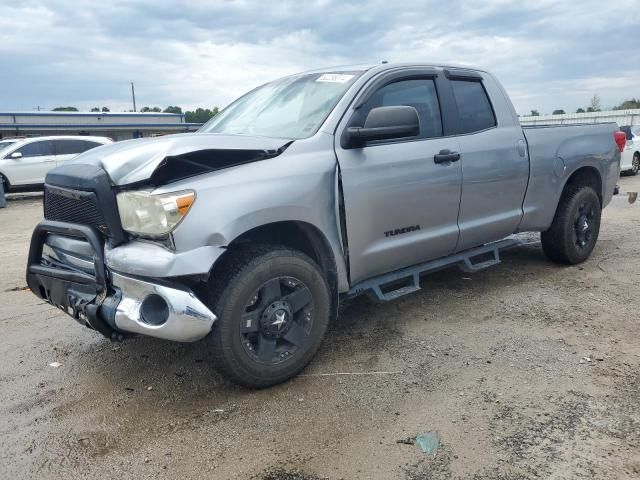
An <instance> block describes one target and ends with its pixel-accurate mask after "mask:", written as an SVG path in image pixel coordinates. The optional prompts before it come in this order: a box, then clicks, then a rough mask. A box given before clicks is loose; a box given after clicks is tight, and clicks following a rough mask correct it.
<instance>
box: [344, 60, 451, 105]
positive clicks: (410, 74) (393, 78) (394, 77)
mask: <svg viewBox="0 0 640 480" xmlns="http://www.w3.org/2000/svg"><path fill="white" fill-rule="evenodd" d="M437 76H438V70H436V69H435V68H429V67H424V68H403V69H399V70H391V71H390V72H389V73H387V74H383V75H380V76H379V77H376V78H374V79H373V81H371V82H369V83H368V84H367V85H366V86H365V87H364V89H363V93H362V94H361V95H360V96H359V97H358V100H357V101H356V103H355V105H354V107H353V109H354V110H357V109H358V108H360V107H361V106H362V105H363V104H365V103H366V102H367V100H369V98H371V95H373V94H374V93H375V92H376V91H378V90H379V89H380V88H382V87H384V86H386V85H389V84H390V83H395V82H399V81H401V80H418V79H421V78H431V79H433V78H436V77H437Z"/></svg>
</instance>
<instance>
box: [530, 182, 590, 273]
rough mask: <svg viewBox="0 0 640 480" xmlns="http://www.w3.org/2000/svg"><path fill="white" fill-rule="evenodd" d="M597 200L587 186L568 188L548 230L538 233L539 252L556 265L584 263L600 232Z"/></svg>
mask: <svg viewBox="0 0 640 480" xmlns="http://www.w3.org/2000/svg"><path fill="white" fill-rule="evenodd" d="M600 214H601V207H600V199H599V198H598V195H597V194H596V192H595V191H594V190H593V188H591V187H570V190H568V191H566V192H565V193H564V194H563V196H562V199H561V200H560V204H559V205H558V210H557V211H556V216H555V218H554V219H553V223H552V224H551V228H549V230H547V231H546V232H542V236H541V239H542V249H543V250H544V253H545V254H546V255H547V257H548V258H549V259H550V260H552V261H554V262H557V263H563V264H566V265H575V264H578V263H582V262H584V261H585V260H586V259H587V258H589V255H591V252H592V251H593V248H594V247H595V245H596V241H597V240H598V234H599V232H600Z"/></svg>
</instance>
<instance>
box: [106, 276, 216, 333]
mask: <svg viewBox="0 0 640 480" xmlns="http://www.w3.org/2000/svg"><path fill="white" fill-rule="evenodd" d="M111 279H112V284H113V286H114V287H116V288H117V289H118V290H120V292H121V294H122V299H121V300H120V303H119V304H118V306H117V307H116V313H115V324H116V327H117V328H118V330H121V331H123V332H130V333H139V334H141V335H148V336H150V337H157V338H163V339H165V340H174V341H178V342H193V341H196V340H200V339H201V338H203V337H205V336H206V335H207V334H208V333H209V332H210V331H211V327H212V325H213V322H215V321H216V316H215V315H214V314H213V312H211V310H209V309H208V308H207V307H206V306H205V305H204V304H203V303H202V302H201V301H200V300H198V298H196V296H195V295H194V294H193V293H192V292H191V291H189V290H180V289H177V288H172V287H167V286H164V285H159V284H156V283H151V282H148V281H145V280H140V279H137V278H132V277H127V276H125V275H120V274H118V273H112V275H111ZM151 296H158V297H160V298H161V299H162V300H164V302H166V307H167V309H168V311H165V312H164V316H163V321H162V322H161V323H156V322H155V321H154V319H153V318H149V319H145V316H144V315H143V303H144V302H145V300H146V299H148V298H150V297H151ZM165 317H166V320H164V318H165Z"/></svg>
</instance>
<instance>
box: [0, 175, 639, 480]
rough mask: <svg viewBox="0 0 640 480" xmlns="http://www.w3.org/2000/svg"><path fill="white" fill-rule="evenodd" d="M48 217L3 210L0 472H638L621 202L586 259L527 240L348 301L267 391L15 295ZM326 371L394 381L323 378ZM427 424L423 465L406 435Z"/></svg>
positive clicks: (181, 353) (629, 269) (202, 355)
mask: <svg viewBox="0 0 640 480" xmlns="http://www.w3.org/2000/svg"><path fill="white" fill-rule="evenodd" d="M620 183H621V186H622V189H623V190H624V191H638V190H640V177H636V178H630V177H627V178H623V179H621V182H620ZM40 215H41V205H40V198H39V197H30V198H21V199H16V198H13V199H11V200H10V201H9V202H8V208H5V209H3V210H0V335H1V337H2V341H1V342H0V478H94V477H95V478H119V479H122V478H157V477H166V478H176V479H181V480H184V479H188V478H216V479H217V478H220V479H226V478H254V479H272V480H275V479H289V480H296V479H317V478H330V479H338V478H345V479H354V478H383V479H387V478H405V479H449V478H460V479H476V480H479V479H520V478H554V479H565V478H566V479H577V478H589V479H592V478H597V479H624V478H629V479H631V478H640V343H639V342H638V336H637V333H638V327H639V326H640V323H639V315H638V312H639V309H640V290H639V289H638V285H639V283H640V276H639V273H638V272H640V238H639V237H640V206H639V205H638V203H636V204H634V205H629V204H628V202H627V201H626V197H623V198H617V199H616V200H615V201H614V202H613V203H612V205H611V206H610V207H609V208H607V209H606V210H605V213H604V217H603V226H602V231H601V236H600V241H599V243H598V246H597V247H596V250H595V252H594V255H593V257H592V258H591V259H590V260H589V261H588V262H587V263H585V264H584V265H582V266H579V267H571V268H561V267H558V266H554V265H552V264H550V263H549V262H547V260H546V259H545V258H544V256H543V254H542V251H541V248H540V246H539V245H538V244H532V245H527V246H522V247H518V248H516V249H514V250H511V251H509V252H507V253H506V254H505V255H504V258H503V260H504V261H503V264H502V265H500V266H498V267H494V268H493V269H490V270H487V271H484V272H481V273H477V274H474V275H468V274H464V273H462V272H461V271H459V270H457V269H451V270H447V271H444V272H441V273H438V274H435V275H433V276H430V277H427V278H425V280H424V282H423V285H422V287H423V289H422V291H421V292H419V293H417V294H414V295H412V296H408V297H405V298H403V299H401V300H399V301H396V302H393V303H388V304H376V303H373V302H372V301H370V300H368V299H367V298H359V299H356V300H354V301H352V302H350V303H349V304H348V305H345V306H344V308H343V311H342V314H341V318H340V319H339V321H338V322H337V323H335V325H333V326H332V328H331V331H330V332H329V335H328V337H327V339H326V341H325V343H324V346H323V348H322V350H321V352H320V354H319V356H318V357H317V359H316V360H315V361H314V362H313V363H312V364H311V366H310V367H309V368H308V369H307V370H306V372H305V375H304V376H301V377H298V378H296V379H294V380H293V381H290V382H288V383H286V384H284V385H281V386H278V387H276V388H271V389H268V390H262V391H247V390H243V389H240V388H238V387H235V386H232V385H229V384H225V383H224V382H223V381H222V380H221V379H220V377H219V376H218V375H217V374H216V373H215V371H214V369H213V367H212V365H211V360H210V356H209V355H208V352H207V351H206V348H205V345H204V344H203V343H198V344H192V345H181V344H172V343H166V342H161V341H156V340H153V339H149V338H136V339H133V340H129V341H127V342H125V343H123V344H113V343H111V342H109V341H108V340H106V339H104V338H102V337H100V336H99V335H98V334H96V333H93V332H92V331H90V330H88V329H84V328H82V327H80V326H79V325H77V324H76V323H75V322H73V321H72V320H71V319H70V318H68V317H66V316H65V315H64V314H62V313H59V312H58V311H57V310H55V309H54V308H52V307H50V306H48V305H47V304H45V303H43V302H42V301H40V300H39V299H37V298H36V297H35V296H34V295H32V294H31V293H30V292H29V291H28V290H25V281H24V264H25V258H26V253H27V248H28V240H29V236H30V233H31V230H32V228H33V226H34V225H35V224H36V222H37V221H38V220H39V218H40ZM52 362H59V363H60V364H61V366H59V367H58V368H55V367H52V366H49V364H50V363H52ZM336 372H391V373H385V374H382V373H380V374H372V375H357V376H356V375H328V376H321V375H318V374H323V373H336ZM429 431H436V432H438V434H439V437H440V447H439V449H438V451H437V454H436V456H435V457H431V456H429V455H426V454H424V453H423V452H422V451H421V450H420V449H419V448H418V447H417V446H416V445H411V444H405V443H398V440H403V439H407V438H410V437H414V436H415V435H416V434H420V433H425V432H429ZM409 443H410V442H409Z"/></svg>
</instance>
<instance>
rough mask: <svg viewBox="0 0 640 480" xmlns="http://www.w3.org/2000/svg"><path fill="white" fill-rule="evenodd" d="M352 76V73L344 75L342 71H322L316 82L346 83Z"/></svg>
mask: <svg viewBox="0 0 640 480" xmlns="http://www.w3.org/2000/svg"><path fill="white" fill-rule="evenodd" d="M352 78H353V75H345V74H342V73H324V74H323V75H322V76H321V77H320V78H318V79H317V80H316V82H329V83H347V82H348V81H349V80H351V79H352Z"/></svg>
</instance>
